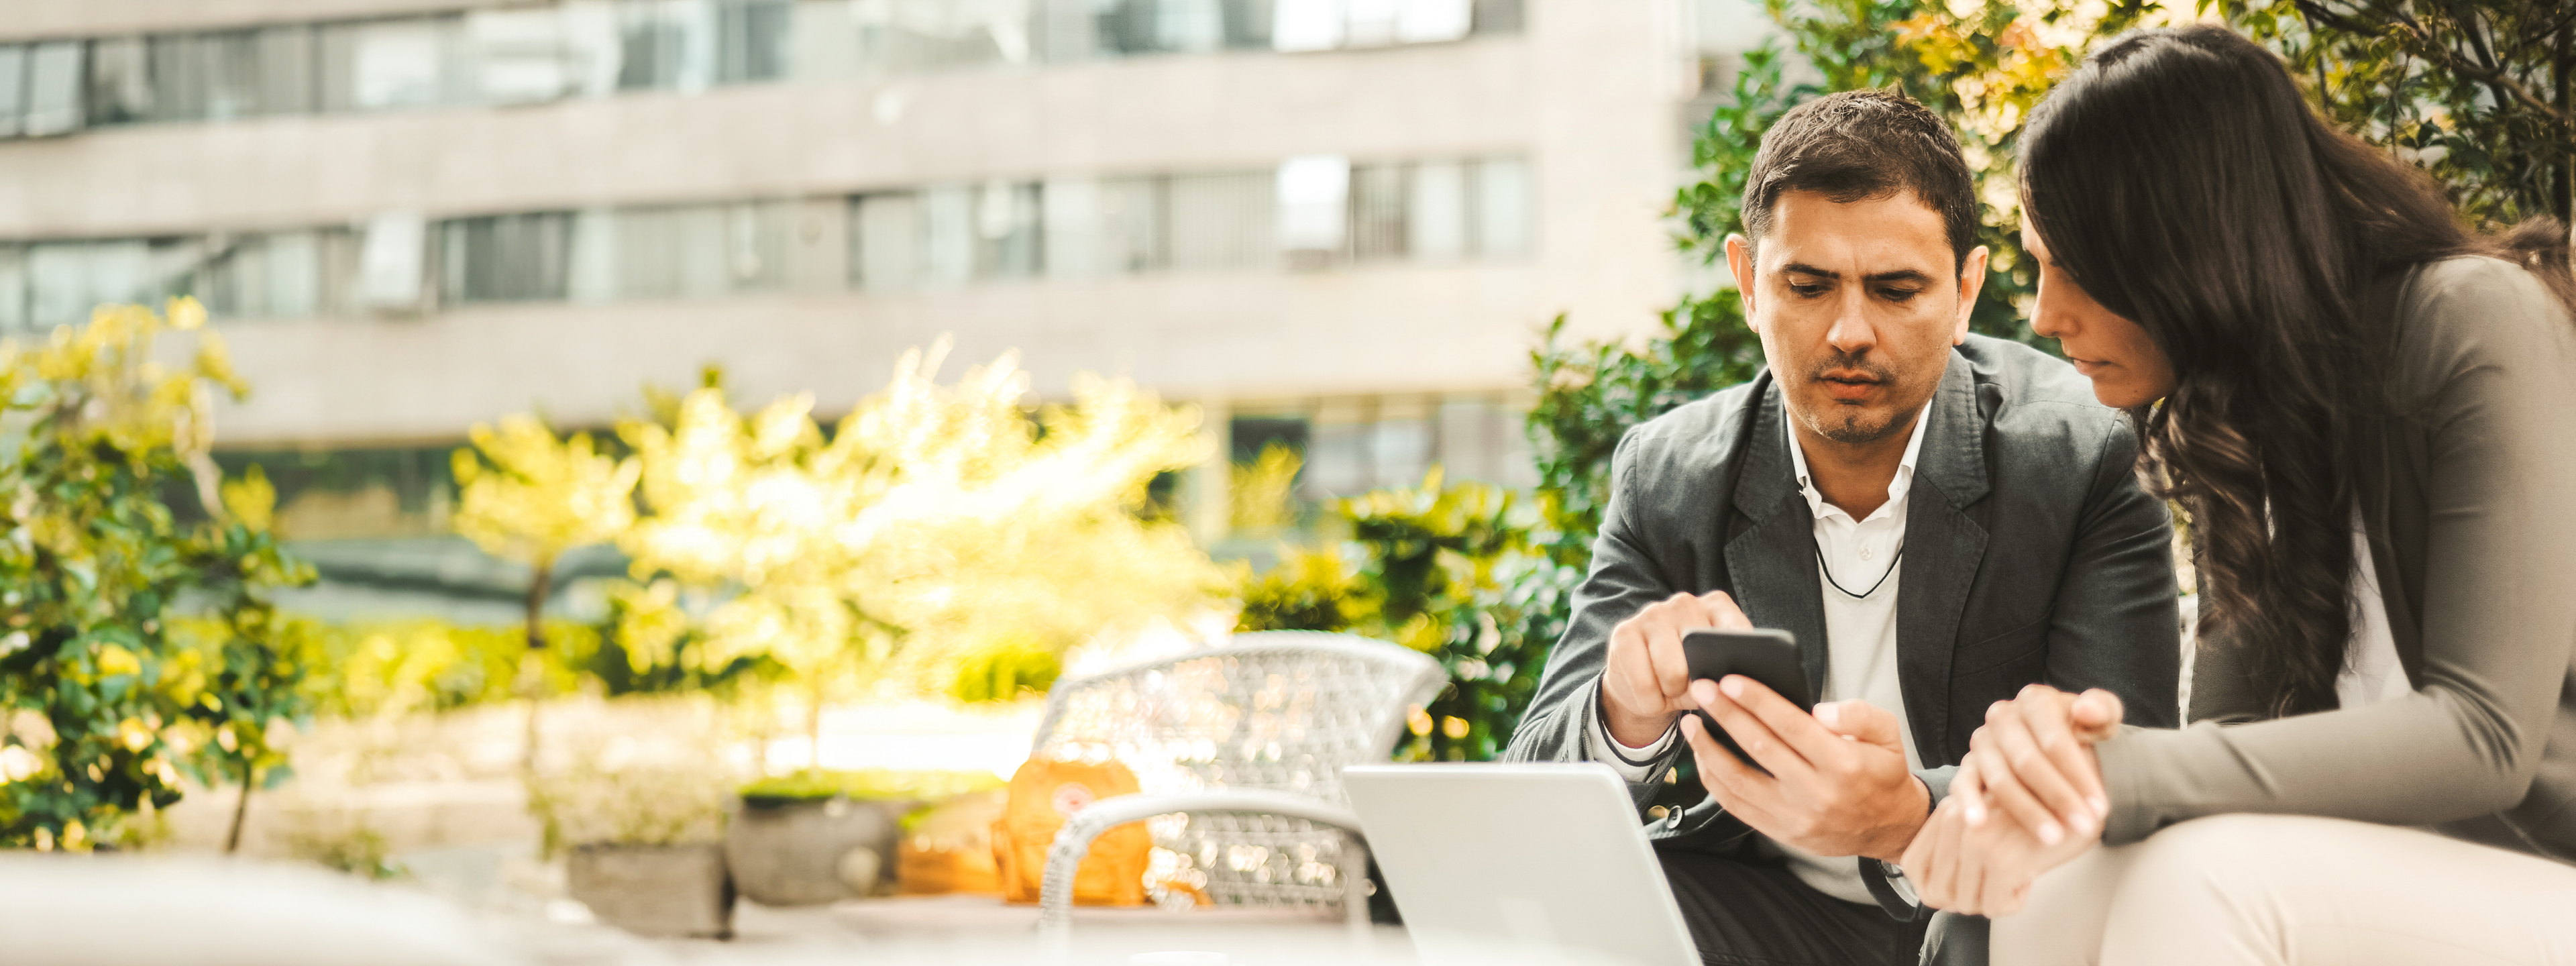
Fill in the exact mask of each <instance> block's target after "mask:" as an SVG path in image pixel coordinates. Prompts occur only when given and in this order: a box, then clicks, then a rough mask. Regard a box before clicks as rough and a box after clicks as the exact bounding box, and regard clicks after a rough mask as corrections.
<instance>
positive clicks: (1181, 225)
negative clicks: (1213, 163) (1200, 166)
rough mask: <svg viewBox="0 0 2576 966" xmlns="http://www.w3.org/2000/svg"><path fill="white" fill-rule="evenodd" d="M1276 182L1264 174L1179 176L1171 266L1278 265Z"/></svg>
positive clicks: (1174, 187)
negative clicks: (1275, 224) (1274, 223)
mask: <svg viewBox="0 0 2576 966" xmlns="http://www.w3.org/2000/svg"><path fill="white" fill-rule="evenodd" d="M1275 190H1276V189H1275V186H1274V178H1273V177H1272V176H1271V175H1269V174H1268V173H1265V172H1221V173H1214V174H1184V175H1174V176H1172V179H1171V185H1170V188H1169V197H1170V199H1171V215H1170V231H1171V249H1170V259H1169V264H1170V266H1171V267H1172V268H1174V269H1193V270H1194V269H1241V268H1268V267H1271V266H1273V265H1276V264H1278V261H1279V247H1278V246H1279V241H1278V229H1277V228H1276V227H1274V225H1273V223H1272V213H1273V211H1274V210H1275V209H1276V206H1275V204H1274V192H1275Z"/></svg>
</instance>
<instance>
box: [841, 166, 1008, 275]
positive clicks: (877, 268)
mask: <svg viewBox="0 0 2576 966" xmlns="http://www.w3.org/2000/svg"><path fill="white" fill-rule="evenodd" d="M1044 195H1045V192H1044V190H1043V189H1042V187H1041V186H1040V185H1039V184H1038V183H1036V182H1028V181H990V182H986V183H984V184H980V185H973V186H967V185H949V186H943V187H937V188H926V189H923V190H921V191H908V192H889V193H884V194H870V195H861V196H859V197H857V198H854V199H852V200H851V205H852V210H851V214H850V236H851V237H850V270H851V278H852V280H853V281H854V282H856V283H857V284H858V286H859V287H860V288H862V289H865V290H868V291H875V292H884V291H901V290H905V289H912V288H924V287H930V288H936V287H944V286H953V285H962V284H965V283H967V282H970V281H992V280H997V279H1015V278H1034V277H1036V276H1037V275H1038V274H1040V273H1041V272H1043V271H1045V268H1046V263H1047V255H1046V252H1045V246H1046V229H1045V225H1044V218H1043V212H1044V211H1045V209H1046V202H1045V198H1044Z"/></svg>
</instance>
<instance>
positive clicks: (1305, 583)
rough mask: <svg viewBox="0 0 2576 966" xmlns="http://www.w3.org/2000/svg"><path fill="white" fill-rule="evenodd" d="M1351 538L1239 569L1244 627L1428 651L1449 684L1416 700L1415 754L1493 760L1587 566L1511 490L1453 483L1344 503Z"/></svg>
mask: <svg viewBox="0 0 2576 966" xmlns="http://www.w3.org/2000/svg"><path fill="white" fill-rule="evenodd" d="M1327 512H1328V513H1329V514H1330V515H1331V517H1332V520H1333V526H1335V527H1336V528H1337V529H1340V530H1343V531H1346V532H1347V533H1348V535H1349V537H1348V539H1347V540H1341V541H1332V542H1328V543H1326V544H1323V545H1321V546H1302V547H1301V546H1289V547H1282V548H1281V559H1280V562H1279V564H1278V565H1277V566H1274V567H1272V568H1271V569H1270V570H1269V571H1268V572H1266V573H1260V574H1255V573H1253V572H1252V571H1251V570H1250V569H1249V568H1247V569H1245V570H1244V571H1242V573H1241V575H1240V578H1239V579H1240V586H1239V588H1238V592H1239V594H1240V596H1241V598H1242V600H1243V611H1242V613H1241V615H1240V617H1239V618H1238V622H1237V629H1239V630H1245V631H1262V630H1312V631H1348V632H1352V633H1356V634H1360V635H1362V636H1365V637H1373V638H1378V639H1381V640H1389V641H1394V642H1396V643H1399V644H1403V645H1404V646H1406V647H1410V648H1413V649H1414V650H1417V651H1421V652H1423V653H1425V654H1429V655H1431V656H1432V657H1434V658H1436V659H1438V660H1439V661H1440V664H1441V667H1442V668H1443V669H1445V670H1446V671H1448V674H1449V684H1448V686H1447V687H1446V688H1443V689H1442V690H1441V691H1440V693H1439V694H1438V695H1436V696H1434V697H1433V698H1432V700H1431V703H1430V704H1428V705H1426V706H1425V707H1423V708H1420V709H1415V710H1414V711H1413V715H1412V721H1411V728H1410V731H1411V734H1412V737H1411V738H1409V739H1407V740H1406V742H1405V745H1404V747H1403V748H1401V749H1397V751H1398V753H1399V755H1400V756H1402V757H1406V758H1411V759H1415V760H1431V761H1459V760H1465V761H1483V760H1486V759H1490V758H1492V757H1494V756H1495V755H1496V754H1498V753H1500V752H1501V751H1502V749H1503V746H1504V745H1505V744H1507V743H1509V741H1510V740H1511V732H1512V726H1513V725H1514V724H1516V723H1517V722H1519V721H1520V716H1521V713H1522V712H1523V711H1525V710H1527V709H1528V707H1529V699H1530V696H1531V695H1532V694H1533V693H1534V692H1535V691H1536V690H1537V688H1538V676H1539V672H1540V671H1541V670H1543V669H1544V667H1545V664H1546V659H1547V649H1548V647H1549V646H1550V645H1552V644H1554V643H1555V642H1556V638H1557V635H1559V634H1561V633H1563V632H1564V619H1565V600H1564V595H1565V593H1566V590H1567V589H1568V588H1569V587H1571V586H1572V585H1573V581H1574V579H1575V578H1576V577H1577V576H1579V575H1580V574H1579V571H1577V570H1576V569H1575V568H1573V567H1569V566H1566V565H1562V564H1559V563H1557V562H1556V561H1555V560H1554V559H1552V558H1551V557H1550V556H1549V554H1548V553H1547V549H1546V542H1547V541H1546V536H1547V533H1546V531H1545V530H1544V528H1543V526H1544V525H1543V522H1542V521H1541V520H1540V518H1539V516H1538V514H1537V513H1536V512H1534V510H1533V508H1532V507H1531V506H1530V505H1529V504H1528V503H1526V502H1525V501H1523V500H1521V499H1519V498H1518V497H1517V496H1516V495H1515V494H1513V493H1511V492H1510V491H1507V490H1504V489H1503V488H1501V487H1497V486H1494V485H1492V484H1488V483H1476V482H1458V483H1449V482H1446V481H1444V480H1443V479H1442V474H1441V472H1440V471H1439V470H1438V469H1434V470H1432V471H1431V473H1430V475H1429V476H1427V477H1426V478H1425V479H1424V480H1423V482H1422V485H1421V486H1419V487H1412V488H1402V489H1387V490H1377V491H1374V492H1371V493H1367V494H1364V495H1361V496H1357V497H1353V498H1350V499H1347V500H1339V501H1335V502H1334V503H1333V504H1332V505H1331V506H1330V507H1329V508H1328V509H1327Z"/></svg>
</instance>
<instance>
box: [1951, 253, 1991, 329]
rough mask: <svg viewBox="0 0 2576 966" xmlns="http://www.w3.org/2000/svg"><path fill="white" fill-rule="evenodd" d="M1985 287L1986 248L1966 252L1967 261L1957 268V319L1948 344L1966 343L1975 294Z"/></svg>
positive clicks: (1975, 306) (1974, 308)
mask: <svg viewBox="0 0 2576 966" xmlns="http://www.w3.org/2000/svg"><path fill="white" fill-rule="evenodd" d="M1985 287H1986V246H1984V245H1979V246H1977V247H1975V248H1973V249H1970V250H1969V251H1968V260H1967V261H1966V262H1964V263H1962V264H1961V265H1960V266H1959V317H1958V318H1957V319H1956V320H1954V321H1953V322H1952V325H1951V327H1950V344H1951V345H1958V344H1960V343H1962V342H1966V341H1968V317H1969V316H1971V315H1974V314H1976V311H1977V293H1978V292H1980V291H1983V290H1984V289H1985Z"/></svg>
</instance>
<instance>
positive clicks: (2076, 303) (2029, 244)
mask: <svg viewBox="0 0 2576 966" xmlns="http://www.w3.org/2000/svg"><path fill="white" fill-rule="evenodd" d="M2021 238H2022V244H2023V245H2024V247H2025V248H2026V249H2027V250H2028V251H2029V252H2030V257H2031V258H2033V259H2035V260H2037V261H2038V262H2039V300H2038V302H2037V303H2036V304H2035V305H2033V306H2032V308H2031V313H2030V330H2031V331H2033V332H2037V333H2039V334H2040V335H2043V336H2046V337H2048V338H2051V339H2055V340H2057V347H2058V350H2059V351H2061V352H2064V353H2066V358H2067V360H2068V361H2070V362H2073V363H2075V371H2077V372H2081V373H2083V374H2084V377H2085V378H2087V379H2091V380H2093V398H2095V399H2099V400H2101V401H2102V404H2103V405H2105V406H2111V407H2114V408H2118V409H2129V408H2132V407H2136V406H2144V405H2146V404H2148V403H2151V402H2154V401H2156V400H2158V399H2163V398H2164V397H2165V394H2166V393H2169V392H2172V391H2173V387H2174V374H2173V362H2172V360H2169V359H2166V358H2165V353H2164V350H2162V349H2159V348H2156V342H2155V340H2154V339H2150V338H2147V330H2146V328H2145V327H2143V326H2140V325H2139V324H2137V323H2136V322H2132V321H2129V320H2128V319H2127V318H2124V317H2122V316H2120V315H2117V314H2114V313H2113V312H2112V311H2111V310H2109V309H2106V308H2103V307H2102V303H2100V302H2096V301H2093V296H2091V295H2088V294H2085V292H2084V287H2083V286H2081V285H2077V284H2075V276H2073V275H2071V274H2068V273H2067V271H2066V270H2065V269H2063V268H2059V267H2058V265H2057V261H2056V259H2054V258H2051V257H2050V256H2049V253H2048V246H2047V245H2046V244H2044V243H2042V242H2041V241H2040V237H2039V232H2038V230H2037V229H2034V228H2032V227H2031V225H2030V222H2029V220H2028V219H2024V220H2023V221H2022V229H2021Z"/></svg>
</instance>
